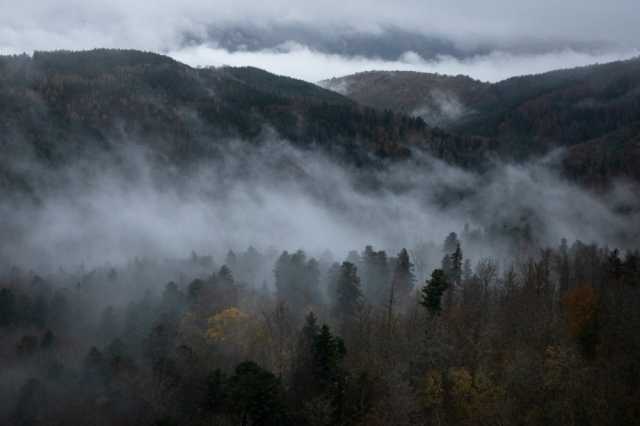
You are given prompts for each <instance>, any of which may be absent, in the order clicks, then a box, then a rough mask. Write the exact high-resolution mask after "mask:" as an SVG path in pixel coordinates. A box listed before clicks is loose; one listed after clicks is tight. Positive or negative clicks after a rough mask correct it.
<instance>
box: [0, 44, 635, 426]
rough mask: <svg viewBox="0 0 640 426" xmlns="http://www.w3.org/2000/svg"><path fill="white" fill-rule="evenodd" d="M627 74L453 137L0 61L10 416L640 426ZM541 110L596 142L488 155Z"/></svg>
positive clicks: (372, 119) (173, 65)
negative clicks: (576, 108)
mask: <svg viewBox="0 0 640 426" xmlns="http://www.w3.org/2000/svg"><path fill="white" fill-rule="evenodd" d="M630 64H633V62H630ZM627 65H628V64H622V65H621V64H613V65H610V67H612V68H611V69H610V68H605V71H602V70H601V69H600V68H594V69H582V70H574V71H570V72H568V74H565V72H559V73H558V74H551V75H545V76H539V77H523V78H522V79H520V80H513V81H511V80H510V81H507V82H503V83H499V84H498V85H495V86H493V85H492V86H491V87H490V88H489V89H487V90H491V91H496V90H497V91H499V92H500V93H499V94H500V96H502V98H500V99H502V101H500V102H498V104H497V105H498V106H500V108H502V109H500V108H497V107H496V108H493V107H492V108H491V111H492V114H495V116H496V117H497V116H498V115H499V116H500V117H508V118H509V119H508V120H507V119H502V118H501V119H500V120H502V121H500V120H498V121H500V123H501V124H499V125H497V127H491V126H492V125H493V124H495V122H493V121H491V120H489V119H487V120H483V121H482V123H483V125H485V126H486V128H485V129H484V130H486V132H475V131H474V132H469V133H467V132H465V131H462V130H461V131H460V133H459V134H454V133H450V130H446V131H445V130H441V129H438V128H434V127H431V126H430V125H428V124H427V123H426V122H425V120H424V119H423V118H420V117H412V116H410V115H406V114H404V112H407V111H396V112H391V111H388V110H387V111H381V110H378V109H374V108H371V107H366V106H362V105H361V104H359V103H357V102H356V101H354V100H352V99H349V98H348V97H345V96H343V95H340V94H338V93H335V92H332V91H330V90H326V89H323V88H320V87H318V86H315V85H313V84H309V83H305V82H302V81H299V80H294V79H290V78H285V77H280V76H276V75H273V74H270V73H267V72H265V71H262V70H260V69H257V68H251V67H244V68H232V67H220V68H191V67H188V66H186V65H183V64H181V63H179V62H176V61H174V60H173V59H170V58H168V57H164V56H161V55H157V54H152V53H145V52H139V51H131V50H103V49H101V50H94V51H85V52H67V51H60V52H35V53H34V54H33V56H26V55H22V56H3V57H0V150H1V152H2V155H1V156H0V218H1V220H0V367H2V368H0V424H7V425H18V426H22V425H24V426H27V425H29V426H31V425H68V424H72V425H75V424H96V425H110V424H122V425H154V426H161V425H165V426H167V425H211V424H215V425H243V426H245V425H256V426H258V425H345V426H346V425H421V424H435V425H460V424H463V425H477V424H481V425H504V424H515V425H539V424H552V425H575V424H593V425H605V424H611V425H634V424H637V423H638V422H639V421H640V406H639V405H638V401H639V400H640V391H639V389H640V363H639V361H638V359H639V358H638V354H640V335H638V333H637V330H638V329H640V293H639V292H640V252H639V249H640V245H639V244H638V241H640V195H639V192H638V186H637V182H636V181H634V179H635V178H636V177H637V176H636V175H634V173H635V172H634V170H631V169H624V170H622V172H620V173H618V171H616V173H609V170H610V169H608V167H613V166H614V165H616V164H618V163H615V162H608V161H609V160H608V159H611V158H613V160H615V161H618V160H619V159H621V158H624V159H626V157H627V156H628V157H629V158H633V155H635V151H633V149H635V148H634V147H635V145H634V144H636V139H634V137H635V136H636V132H635V130H634V129H637V126H635V125H634V124H633V123H632V122H634V120H635V118H634V117H635V115H634V114H636V113H637V111H636V106H637V105H636V103H637V102H636V99H635V98H634V96H635V95H634V94H635V90H636V89H635V87H636V86H635V80H634V79H632V78H630V77H629V80H628V84H626V85H625V84H623V80H625V78H627V77H625V76H627V74H626V72H622V71H621V72H620V74H616V73H614V72H613V71H612V70H617V69H618V67H622V68H620V69H623V68H625V67H626V66H627ZM625 69H626V68H625ZM592 73H593V74H592ZM565 75H569V76H574V75H575V76H577V77H575V78H582V77H581V76H585V75H599V76H600V77H601V78H602V81H603V82H602V84H601V85H596V84H595V83H594V85H593V86H589V87H582V88H581V89H579V88H576V85H575V84H577V83H575V81H576V80H575V79H573V80H572V79H569V80H571V81H572V83H571V84H570V85H569V86H566V85H565V78H564V77H563V76H565ZM610 76H618V77H619V78H617V77H616V81H617V83H616V84H615V85H613V86H612V85H609V83H608V82H609V80H607V78H608V77H610ZM414 77H415V76H414ZM605 77H607V78H605ZM571 78H573V77H571ZM594 78H595V77H594ZM435 80H437V81H439V80H442V79H440V78H436V79H435ZM444 80H447V79H446V78H444ZM596 80H597V79H595V80H593V81H596ZM559 81H560V82H561V83H562V84H560V83H558V82H559ZM581 81H582V80H581ZM597 81H600V80H597ZM450 83H451V82H447V84H450ZM454 83H455V85H457V84H460V85H465V84H470V85H472V86H474V87H475V85H476V84H477V82H475V83H474V82H473V81H472V80H470V79H466V78H463V77H457V78H456V80H455V81H454ZM574 83H575V84H574ZM580 84H582V83H580ZM580 84H577V85H578V86H579V85H580ZM558 85H560V86H561V87H558ZM479 86H481V87H482V90H485V88H484V87H485V86H484V85H483V84H479ZM543 86H544V88H541V87H543ZM550 86H553V87H551V89H549V87H550ZM603 87H604V89H603ZM474 90H475V89H474ZM548 90H550V92H549V91H548ZM602 90H604V92H602ZM583 91H587V92H588V93H590V94H591V95H592V96H597V95H598V93H605V92H606V94H607V95H606V97H605V98H606V99H603V101H602V102H603V103H602V105H603V106H602V108H604V110H606V111H618V112H619V111H624V112H625V114H626V115H624V116H623V117H622V116H620V115H617V113H614V112H612V113H611V114H612V115H610V116H607V117H617V118H615V119H614V118H611V120H609V119H604V118H602V117H600V116H598V120H600V119H602V121H598V120H596V119H595V118H594V116H593V115H589V114H591V113H590V112H585V114H586V115H585V116H584V117H583V116H580V118H579V119H577V118H576V119H573V118H571V117H572V115H571V114H568V115H565V112H566V111H567V110H566V109H564V108H563V107H560V106H558V105H561V104H562V102H564V101H566V103H567V104H569V105H570V106H569V107H567V108H569V110H571V111H573V106H571V105H573V104H574V101H576V99H582V96H583V93H584V92H583ZM541 92H544V94H542V93H541ZM532 93H533V95H532ZM534 95H535V96H537V97H536V99H539V98H540V96H542V97H543V98H545V96H546V97H547V98H548V99H549V102H548V103H546V102H541V101H536V100H532V99H533V98H532V97H535V96H534ZM591 95H590V96H591ZM496 96H497V95H496ZM505 99H515V100H513V102H511V103H510V102H506V101H505ZM523 99H524V100H523ZM614 99H615V100H614ZM540 102H541V103H540ZM515 104H518V105H520V106H514V105H515ZM534 104H535V105H538V107H539V109H536V108H534V107H533V105H534ZM522 105H525V106H526V108H525V107H524V106H522ZM529 107H531V109H529ZM511 108H514V109H511ZM611 108H612V109H611ZM525 110H526V111H534V112H531V114H529V115H526V114H525V115H526V117H528V118H529V119H530V121H528V122H527V123H525V124H523V121H522V120H521V119H522V116H519V115H518V114H521V113H522V114H524V112H523V111H525ZM552 110H553V111H556V110H557V111H559V112H558V114H559V115H558V116H557V117H556V116H554V115H553V114H551V115H549V111H552ZM514 111H515V112H514ZM536 111H537V112H539V113H540V114H539V115H537V113H536ZM487 114H488V113H487ZM543 116H544V117H547V118H549V117H555V118H558V117H560V118H558V120H560V121H557V122H556V121H553V120H551V122H553V123H558V124H557V126H559V128H562V129H566V128H567V126H565V124H566V123H565V122H564V121H562V120H569V121H571V122H575V123H576V125H575V129H577V130H576V132H578V133H580V132H582V130H580V128H581V126H582V125H584V123H587V122H594V127H593V128H590V129H588V130H589V131H588V132H587V133H588V135H587V136H588V138H589V140H588V141H582V140H581V139H580V141H578V140H577V139H576V140H572V139H566V141H567V145H569V146H568V147H565V148H567V149H568V150H569V155H567V152H558V151H553V152H547V150H546V149H538V148H535V149H532V150H531V152H529V151H528V150H525V151H527V152H526V155H513V156H504V155H503V153H504V151H503V148H504V147H505V146H507V145H508V144H509V143H511V142H510V139H509V138H511V137H513V138H516V139H517V140H518V141H519V142H518V143H522V144H525V145H526V142H527V141H526V140H525V139H526V138H527V135H529V136H532V135H534V134H535V135H536V137H537V136H539V135H541V134H544V135H546V136H548V137H549V138H551V137H552V136H553V137H555V136H554V135H557V133H555V132H556V130H555V129H556V128H555V127H554V126H555V125H551V124H550V125H549V126H547V124H545V121H544V119H543V118H542V117H543ZM555 118H554V120H555ZM605 122H606V123H605ZM468 123H471V121H469V122H468ZM509 123H521V124H522V126H516V125H515V124H514V125H513V126H511V125H510V124H509ZM620 123H622V124H624V126H623V125H621V124H620ZM605 124H606V125H605ZM619 124H620V125H619ZM634 126H635V127H634ZM532 128H535V129H538V130H536V131H535V132H533V131H532V132H528V131H526V129H532ZM541 129H542V130H541ZM578 133H572V135H574V136H576V135H577V134H578ZM583 133H584V132H583ZM505 135H508V137H507V136H505ZM612 135H615V138H614V136H612ZM532 137H533V136H532ZM576 137H577V136H576ZM520 138H522V139H520ZM593 138H595V139H593ZM610 138H614V139H615V140H619V141H624V143H623V144H622V145H617V144H613V145H611V146H609V145H608V143H607V142H606V141H607V140H609V139H610ZM516 139H514V140H516ZM534 139H535V138H534ZM550 140H551V139H550ZM552 142H553V141H552ZM552 142H550V143H549V147H552V148H556V147H557V146H556V144H555V142H553V143H552ZM574 142H575V143H574ZM505 144H506V145H505ZM618 149H620V150H621V151H620V152H618V151H616V150H618ZM572 150H578V151H575V152H572ZM590 150H592V151H590ZM602 150H604V153H605V154H606V153H609V152H613V151H615V152H616V155H615V156H614V157H606V155H605V160H606V161H605V162H603V163H595V164H594V163H593V159H594V157H593V155H592V154H593V152H596V153H602V152H603V151H602ZM610 150H611V151H610ZM514 154H516V153H515V152H514ZM517 154H519V153H517ZM578 155H582V157H579V156H578ZM607 155H608V154H607ZM613 160H612V161H613ZM605 163H606V164H605ZM620 164H621V165H620V167H623V166H624V167H627V166H628V162H622V163H620ZM572 167H573V169H572ZM616 167H617V166H616ZM574 169H575V170H582V171H586V174H581V173H575V174H571V170H574ZM625 170H626V171H625ZM594 173H595V174H596V175H597V179H595V178H594ZM567 176H570V177H572V179H571V180H570V179H567ZM594 188H595V190H594Z"/></svg>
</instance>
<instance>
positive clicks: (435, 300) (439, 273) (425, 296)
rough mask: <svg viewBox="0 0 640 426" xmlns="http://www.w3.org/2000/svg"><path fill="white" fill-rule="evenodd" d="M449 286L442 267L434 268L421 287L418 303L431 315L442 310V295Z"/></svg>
mask: <svg viewBox="0 0 640 426" xmlns="http://www.w3.org/2000/svg"><path fill="white" fill-rule="evenodd" d="M448 288H449V283H448V282H447V276H446V274H445V273H444V271H443V270H442V269H434V270H433V272H432V273H431V279H429V280H427V281H426V285H425V286H424V287H422V290H421V298H420V304H421V305H422V306H424V307H425V308H426V309H427V311H428V312H429V314H430V315H431V316H435V315H438V314H440V312H441V311H442V295H443V294H444V292H445V291H447V289H448Z"/></svg>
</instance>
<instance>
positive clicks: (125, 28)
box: [0, 0, 640, 81]
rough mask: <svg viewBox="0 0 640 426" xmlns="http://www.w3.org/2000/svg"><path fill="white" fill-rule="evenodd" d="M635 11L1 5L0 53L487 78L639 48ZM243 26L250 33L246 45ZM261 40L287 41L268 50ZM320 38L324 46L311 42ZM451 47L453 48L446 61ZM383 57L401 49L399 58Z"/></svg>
mask: <svg viewBox="0 0 640 426" xmlns="http://www.w3.org/2000/svg"><path fill="white" fill-rule="evenodd" d="M639 17H640V10H639V8H638V5H637V2H635V1H631V0H620V1H616V2H613V3H609V4H606V5H605V4H603V3H602V2H600V1H596V0H587V1H580V2H578V1H573V0H571V1H565V2H562V3H561V4H558V3H557V2H551V1H537V2H532V1H526V2H517V3H514V2H511V1H506V0H496V1H492V2H489V3H487V2H482V3H478V2H475V1H470V0H465V1H457V2H455V3H451V2H445V1H441V0H431V1H429V2H424V1H414V0H403V1H401V2H392V3H389V2H376V1H370V0H369V1H365V0H357V1H354V2H349V3H348V4H345V3H344V2H336V1H333V0H325V1H320V2H314V3H308V2H305V3H300V2H293V1H291V0H278V1H275V2H269V3H265V5H256V4H255V2H248V1H245V0H240V1H233V2H230V1H226V0H215V1H203V0H187V1H184V2H174V1H169V0H161V1H158V2H154V3H153V6H150V5H149V4H148V3H144V2H139V1H126V2H125V1H123V0H114V1H110V2H104V1H99V0H89V1H78V0H62V1H55V2H54V1H50V0H47V1H37V2H36V1H33V0H27V1H23V2H14V3H12V4H10V5H7V6H5V7H3V13H2V14H1V15H0V53H4V54H8V53H10V54H15V53H22V52H28V53H29V52H32V51H33V50H51V49H72V50H75V49H90V48H95V47H115V48H137V49H144V50H151V51H155V52H160V53H170V54H171V55H173V56H174V57H176V58H177V59H180V60H183V61H185V62H187V63H189V64H198V65H217V64H230V65H254V66H258V67H262V68H265V69H268V70H270V71H273V72H276V73H279V74H284V75H289V76H294V77H298V78H302V79H305V80H308V81H318V80H321V79H324V78H329V77H334V76H342V75H345V74H349V73H353V72H357V71H362V70H371V69H382V70H390V69H394V70H417V71H429V72H441V73H446V74H459V73H460V74H469V75H471V76H472V77H475V78H478V79H481V80H486V81H495V80H499V79H503V78H506V77H510V76H513V75H519V74H528V73H537V72H542V71H547V70H550V69H554V68H563V67H571V66H577V65H585V64H589V63H593V62H605V61H611V60H616V59H621V58H628V57H630V56H633V55H637V54H638V50H637V49H638V48H639V47H640V46H638V44H637V40H638V39H639V38H640V22H639V21H640V18H639ZM291 28H295V31H292V30H291ZM390 28H393V29H394V30H393V31H391V32H389V31H390V30H389V29H390ZM249 29H250V30H249ZM399 29H400V30H401V31H402V32H403V33H402V34H404V36H402V37H400V39H398V38H397V36H398V31H399ZM245 30H247V31H248V33H249V34H250V37H253V40H251V38H250V40H249V41H250V43H248V45H247V42H246V40H245V37H246V36H247V34H246V31H245ZM387 32H389V34H386V33H387ZM221 34H224V37H225V42H224V43H222V44H221V40H220V37H222V35H221ZM267 34H268V37H267ZM354 34H355V35H357V38H358V40H360V41H362V39H366V37H374V38H375V41H376V42H375V43H368V44H367V43H365V44H366V46H367V47H366V48H363V50H362V51H361V52H359V51H358V48H357V47H353V46H351V47H350V48H349V49H346V50H347V51H348V52H349V53H348V54H345V49H341V48H340V46H341V44H344V43H349V40H352V38H349V37H353V36H354ZM385 34H386V35H385ZM407 34H409V35H410V34H420V35H421V36H425V37H430V38H431V39H433V40H436V45H438V46H440V47H434V48H433V49H432V50H433V53H434V55H435V56H433V57H431V56H429V57H426V56H425V54H424V53H421V52H420V51H418V50H419V49H418V48H422V45H420V44H421V43H422V42H421V41H420V39H419V38H412V37H410V36H406V35H407ZM344 37H346V39H343V38H344ZM267 38H269V39H273V40H275V41H276V42H277V41H278V40H281V41H282V42H283V43H284V45H283V46H280V45H279V46H267V47H265V46H264V45H265V44H269V40H266V39H267ZM318 38H322V40H323V41H322V42H320V41H318V43H319V44H318V45H315V44H314V42H313V41H314V40H315V39H318ZM345 40H346V41H345ZM425 40H426V39H425ZM278 43H279V44H282V43H280V42H278ZM412 43H413V45H412ZM424 43H426V41H425V42H424ZM415 44H418V45H419V46H416V45H415ZM245 45H246V46H245ZM375 45H380V46H381V47H380V49H381V50H380V52H376V51H375V47H374V48H372V47H371V46H375ZM221 46H222V47H221ZM229 46H233V48H230V47H229ZM243 46H245V47H246V49H245V50H244V51H243V50H242V49H243ZM319 46H322V48H320V47H319ZM383 46H384V47H383ZM223 47H224V48H223ZM413 47H415V48H413ZM383 48H384V49H386V50H385V51H384V52H383V51H382V49H383ZM332 49H333V51H332ZM427 50H429V49H427ZM416 51H418V53H419V54H420V55H421V56H420V55H418V54H416V53H412V52H416ZM429 51H431V50H429ZM449 51H451V52H455V54H454V55H453V56H447V55H452V53H448V52H449ZM385 52H386V53H385ZM388 52H396V53H398V55H397V59H396V58H389V57H388ZM438 52H440V53H438ZM465 52H467V53H465ZM438 55H440V56H438ZM442 55H444V56H442ZM381 57H384V58H385V60H382V59H379V58H381Z"/></svg>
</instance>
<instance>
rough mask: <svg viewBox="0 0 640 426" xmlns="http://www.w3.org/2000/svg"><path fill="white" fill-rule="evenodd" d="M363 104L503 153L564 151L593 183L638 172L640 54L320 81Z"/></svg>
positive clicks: (572, 170)
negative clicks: (523, 68)
mask: <svg viewBox="0 0 640 426" xmlns="http://www.w3.org/2000/svg"><path fill="white" fill-rule="evenodd" d="M321 85H322V86H323V87H327V88H331V89H333V90H335V91H337V92H339V93H341V94H344V95H345V96H348V97H350V98H352V99H353V100H355V101H357V102H360V103H362V104H364V105H369V106H372V107H374V108H377V109H379V110H386V109H389V110H393V111H397V112H402V113H408V114H412V115H414V116H421V117H423V118H424V119H425V121H426V122H427V123H428V124H432V125H438V126H442V127H443V128H445V129H446V130H447V131H449V132H452V133H456V134H458V135H461V136H464V137H469V136H474V137H478V138H483V139H487V140H491V141H492V143H491V144H490V148H491V149H495V152H496V153H497V154H498V155H500V156H502V157H508V158H515V159H526V158H528V157H530V156H532V155H540V154H543V153H545V152H548V151H549V150H552V149H555V148H558V147H564V148H567V150H568V158H567V159H566V161H565V165H566V166H567V167H568V169H567V172H568V173H569V174H570V175H572V176H574V177H577V178H580V179H587V180H589V181H590V182H604V181H606V180H608V179H609V178H611V177H613V176H626V177H631V178H634V179H640V171H639V168H638V167H637V166H636V165H637V164H640V149H639V148H638V142H637V141H638V123H640V58H637V59H632V60H627V61H618V62H613V63H609V64H602V65H593V66H588V67H580V68H575V69H568V70H559V71H553V72H549V73H545V74H540V75H530V76H523V77H516V78H511V79H508V80H505V81H502V82H499V83H495V84H487V83H481V82H478V81H475V80H472V79H470V78H468V77H464V76H456V77H447V76H441V75H434V74H424V73H407V72H369V73H361V74H355V75H351V76H346V77H342V78H338V79H332V80H327V81H323V82H321Z"/></svg>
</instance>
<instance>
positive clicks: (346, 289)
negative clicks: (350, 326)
mask: <svg viewBox="0 0 640 426" xmlns="http://www.w3.org/2000/svg"><path fill="white" fill-rule="evenodd" d="M361 300H362V292H361V290H360V278H358V269H357V268H356V266H355V265H354V264H353V263H351V262H344V263H342V266H341V267H340V272H339V275H338V281H337V285H336V301H335V311H336V314H337V315H338V316H339V317H340V318H341V319H342V322H343V323H344V322H346V321H348V319H349V318H351V317H352V316H353V315H355V313H356V311H357V309H358V307H359V305H360V302H361Z"/></svg>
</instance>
